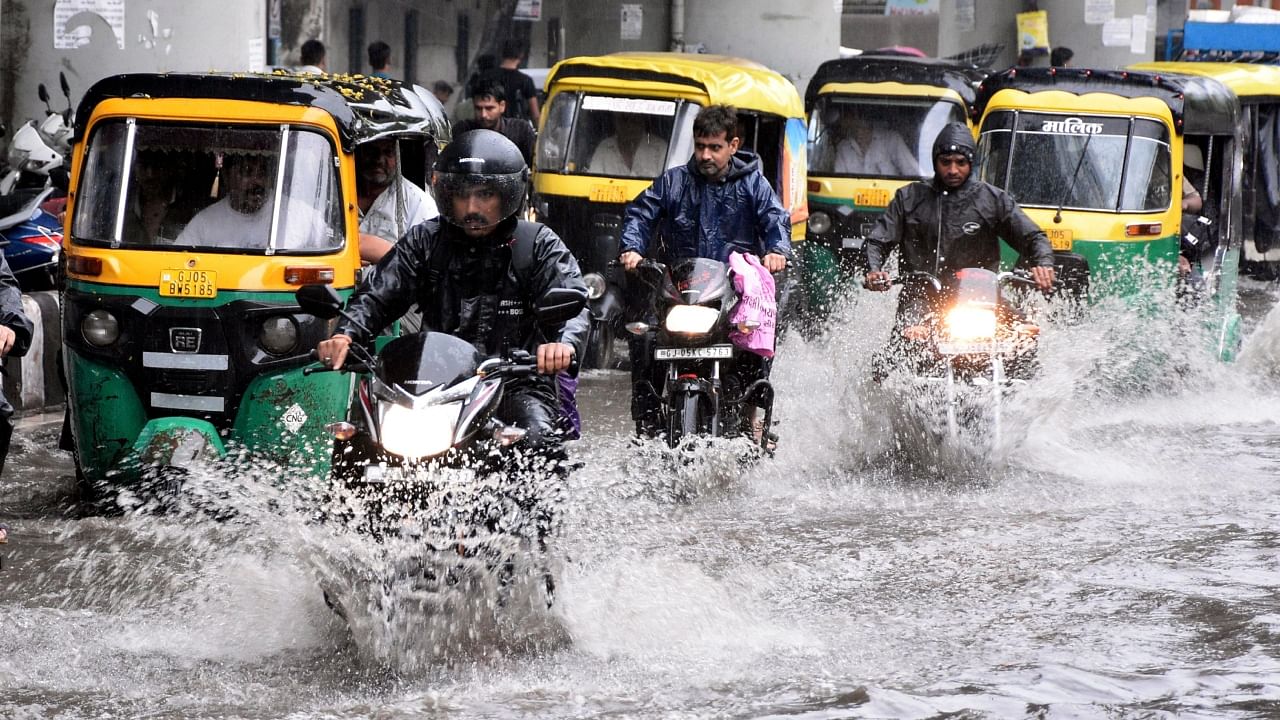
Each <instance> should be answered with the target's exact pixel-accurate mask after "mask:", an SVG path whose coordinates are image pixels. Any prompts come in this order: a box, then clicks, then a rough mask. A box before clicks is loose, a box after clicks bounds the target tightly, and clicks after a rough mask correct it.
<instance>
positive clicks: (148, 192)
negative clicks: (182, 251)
mask: <svg viewBox="0 0 1280 720" xmlns="http://www.w3.org/2000/svg"><path fill="white" fill-rule="evenodd" d="M175 175H176V172H175V168H173V167H171V166H170V164H169V161H168V159H167V158H166V157H165V154H164V153H163V152H159V151H155V150H141V151H139V152H138V160H137V162H136V163H134V167H133V175H132V177H133V183H132V185H133V189H132V191H131V192H130V193H129V201H128V211H127V214H126V215H125V219H124V240H125V241H126V242H130V243H165V244H168V243H172V242H173V239H174V238H175V237H177V232H176V227H175V226H180V223H179V222H178V221H177V220H176V218H175V217H174V212H173V209H174V202H175V201H176V200H177V197H178V188H177V184H176V182H175V180H176V177H175Z"/></svg>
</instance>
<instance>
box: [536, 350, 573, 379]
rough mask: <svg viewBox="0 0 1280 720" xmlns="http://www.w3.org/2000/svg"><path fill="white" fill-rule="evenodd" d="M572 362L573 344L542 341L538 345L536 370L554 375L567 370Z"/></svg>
mask: <svg viewBox="0 0 1280 720" xmlns="http://www.w3.org/2000/svg"><path fill="white" fill-rule="evenodd" d="M572 362H573V346H572V345H568V344H565V343H544V344H542V345H539V346H538V372H540V373H542V374H543V375H554V374H556V373H558V372H560V371H562V370H568V369H569V365H570V364H571V363H572Z"/></svg>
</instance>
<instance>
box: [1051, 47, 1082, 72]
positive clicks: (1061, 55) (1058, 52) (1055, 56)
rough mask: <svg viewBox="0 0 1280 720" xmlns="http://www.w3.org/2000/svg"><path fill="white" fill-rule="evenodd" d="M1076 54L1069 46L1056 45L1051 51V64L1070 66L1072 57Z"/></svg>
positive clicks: (1054, 65)
mask: <svg viewBox="0 0 1280 720" xmlns="http://www.w3.org/2000/svg"><path fill="white" fill-rule="evenodd" d="M1075 56H1076V54H1075V53H1074V52H1073V51H1072V50H1071V48H1069V47H1056V48H1054V49H1053V52H1051V53H1049V64H1050V65H1052V66H1053V67H1068V66H1070V65H1071V58H1073V57H1075Z"/></svg>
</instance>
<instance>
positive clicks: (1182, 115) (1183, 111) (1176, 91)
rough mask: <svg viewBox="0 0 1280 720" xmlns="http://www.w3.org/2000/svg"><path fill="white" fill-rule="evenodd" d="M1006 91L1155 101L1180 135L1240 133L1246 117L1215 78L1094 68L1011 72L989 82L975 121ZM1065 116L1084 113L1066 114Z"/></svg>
mask: <svg viewBox="0 0 1280 720" xmlns="http://www.w3.org/2000/svg"><path fill="white" fill-rule="evenodd" d="M1002 90H1020V91H1022V92H1025V93H1037V92H1044V91H1050V90H1054V91H1059V92H1065V93H1070V94H1073V95H1078V96H1084V95H1088V94H1090V93H1104V94H1109V95H1116V96H1119V97H1122V98H1143V97H1152V98H1156V99H1158V100H1160V101H1161V102H1163V103H1164V104H1165V105H1167V106H1168V107H1169V112H1170V114H1172V116H1173V123H1174V128H1175V129H1176V130H1177V131H1178V132H1182V133H1192V134H1206V135H1219V134H1223V133H1231V132H1234V129H1235V127H1236V123H1237V121H1238V119H1239V116H1240V102H1239V100H1238V99H1237V98H1236V95H1235V93H1233V92H1231V90H1230V89H1229V88H1228V87H1227V86H1226V85H1223V84H1222V83H1220V82H1218V81H1217V80H1214V79H1213V78H1209V77H1196V76H1191V75H1178V74H1176V73H1155V72H1146V71H1141V70H1093V69H1089V68H1072V67H1056V68H1010V69H1009V70H1005V71H1004V72H1001V73H996V74H993V75H990V76H988V77H987V79H986V80H983V81H982V84H981V85H980V86H979V87H978V96H977V99H976V100H975V102H974V110H973V112H974V120H975V121H976V120H978V119H980V118H981V117H982V114H983V113H984V112H985V111H986V107H987V104H988V103H989V102H991V100H992V99H993V98H994V97H995V96H996V94H997V93H999V92H1000V91H1002ZM1063 110H1064V111H1068V112H1072V111H1078V110H1077V109H1074V108H1066V107H1064V108H1063Z"/></svg>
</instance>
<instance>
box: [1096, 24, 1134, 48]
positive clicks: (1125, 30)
mask: <svg viewBox="0 0 1280 720" xmlns="http://www.w3.org/2000/svg"><path fill="white" fill-rule="evenodd" d="M1132 41H1133V21H1132V20H1130V19H1129V18H1127V17H1125V18H1113V19H1111V20H1108V21H1106V22H1105V23H1103V24H1102V45H1103V46H1104V47H1124V46H1126V45H1129V44H1130V43H1131V42H1132Z"/></svg>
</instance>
